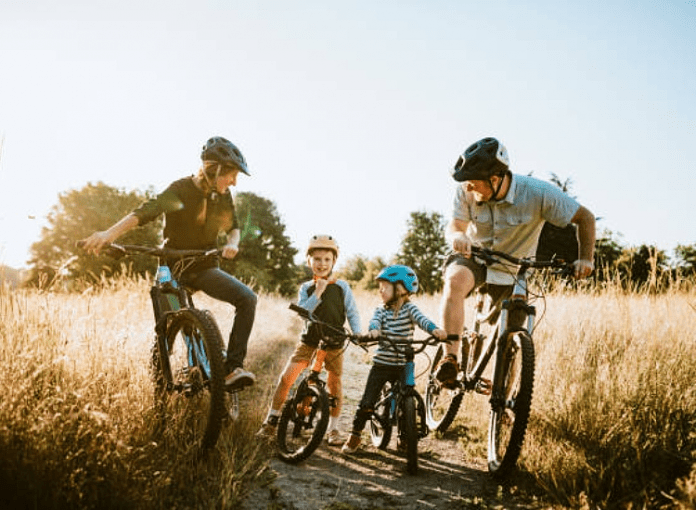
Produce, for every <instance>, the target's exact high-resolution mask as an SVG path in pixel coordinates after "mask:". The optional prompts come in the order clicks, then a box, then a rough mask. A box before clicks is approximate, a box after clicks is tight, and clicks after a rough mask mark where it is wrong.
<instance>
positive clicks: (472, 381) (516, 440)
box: [425, 246, 573, 477]
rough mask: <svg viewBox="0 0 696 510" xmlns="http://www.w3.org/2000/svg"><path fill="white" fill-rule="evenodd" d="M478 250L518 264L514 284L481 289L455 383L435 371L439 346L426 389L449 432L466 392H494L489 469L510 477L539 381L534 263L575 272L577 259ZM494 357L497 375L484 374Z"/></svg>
mask: <svg viewBox="0 0 696 510" xmlns="http://www.w3.org/2000/svg"><path fill="white" fill-rule="evenodd" d="M472 254H473V255H474V256H475V257H477V258H478V259H480V260H481V261H483V262H484V263H485V264H487V265H490V264H493V263H500V264H504V265H506V266H510V265H512V266H513V267H516V268H517V269H516V272H515V273H514V275H515V282H514V285H512V286H510V287H507V288H502V287H500V286H499V288H498V289H497V290H498V291H500V292H497V294H499V295H497V296H495V298H494V297H493V296H492V295H491V294H492V293H493V290H494V289H493V288H490V289H489V288H486V287H485V286H484V288H481V289H479V290H478V291H477V292H476V304H475V309H474V310H475V314H474V319H473V324H472V327H471V329H470V330H468V331H467V330H465V331H464V334H463V337H462V343H461V356H460V358H459V363H460V366H459V374H458V375H457V380H456V383H455V384H454V386H453V387H451V388H447V387H445V386H444V385H442V383H440V382H439V381H438V380H437V378H436V377H435V373H436V367H437V365H438V363H439V362H440V360H441V359H442V358H443V357H444V355H445V351H444V349H443V348H442V346H440V347H439V348H438V350H437V353H436V355H435V358H434V360H433V364H432V367H431V371H430V374H429V376H428V383H427V387H426V393H425V403H426V414H427V422H428V426H429V427H430V428H432V429H436V430H438V431H439V432H444V431H446V430H447V428H448V427H449V426H450V425H451V424H452V421H453V420H454V418H455V417H456V415H457V411H458V410H459V406H460V404H461V402H462V398H463V396H464V394H465V393H466V392H470V391H474V392H476V393H479V394H482V395H485V396H489V397H490V399H489V400H490V418H489V422H488V470H489V471H490V472H491V473H492V474H493V475H495V476H496V477H505V476H507V475H508V474H509V473H510V472H511V470H512V469H513V468H514V467H515V466H516V464H517V459H518V457H519V455H520V452H521V450H522V443H523V442H524V436H525V433H526V430H527V422H528V419H529V413H530V409H531V404H532V389H533V386H534V343H533V341H532V333H533V331H534V320H535V316H536V308H535V307H534V306H533V305H532V304H530V302H529V293H528V276H529V270H530V269H555V270H556V271H557V272H558V273H561V274H563V275H569V274H571V271H572V268H573V266H572V264H570V263H567V262H564V261H563V260H551V261H537V260H533V259H528V258H516V257H512V256H510V255H507V254H506V253H503V252H500V251H496V250H490V249H486V248H479V247H475V246H474V247H472ZM491 361H493V370H492V380H489V379H487V378H486V377H484V371H485V370H486V367H487V366H488V364H489V362H491Z"/></svg>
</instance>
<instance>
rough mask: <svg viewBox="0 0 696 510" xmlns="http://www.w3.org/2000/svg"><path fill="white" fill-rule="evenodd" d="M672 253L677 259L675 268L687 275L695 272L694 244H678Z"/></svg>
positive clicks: (695, 255) (695, 246)
mask: <svg viewBox="0 0 696 510" xmlns="http://www.w3.org/2000/svg"><path fill="white" fill-rule="evenodd" d="M674 254H675V255H676V259H677V269H679V270H680V271H682V273H684V274H686V275H687V276H689V275H694V274H696V245H694V244H692V245H685V244H678V245H677V247H676V248H675V249H674Z"/></svg>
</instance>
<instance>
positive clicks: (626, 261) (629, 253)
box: [618, 244, 668, 290]
mask: <svg viewBox="0 0 696 510" xmlns="http://www.w3.org/2000/svg"><path fill="white" fill-rule="evenodd" d="M667 260H668V257H667V255H666V254H665V252H664V251H663V250H658V249H657V247H655V246H648V245H645V244H643V245H641V246H638V247H633V248H628V249H624V250H623V253H622V254H621V257H620V258H619V261H618V268H619V271H620V273H621V276H622V279H625V280H627V281H630V282H632V283H634V284H638V285H643V284H647V285H648V288H649V289H651V290H655V289H656V287H657V285H658V283H661V280H662V278H663V276H664V275H665V274H667V273H668V267H667Z"/></svg>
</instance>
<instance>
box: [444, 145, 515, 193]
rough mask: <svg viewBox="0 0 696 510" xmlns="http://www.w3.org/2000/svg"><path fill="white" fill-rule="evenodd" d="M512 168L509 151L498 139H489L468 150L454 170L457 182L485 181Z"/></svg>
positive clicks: (453, 174)
mask: <svg viewBox="0 0 696 510" xmlns="http://www.w3.org/2000/svg"><path fill="white" fill-rule="evenodd" d="M509 167H510V159H509V157H508V153H507V149H506V148H505V146H504V145H503V144H502V143H500V142H499V141H498V140H497V139H496V138H493V137H487V138H483V139H481V140H479V141H478V142H476V143H474V144H472V145H470V146H469V148H467V149H466V150H465V151H464V153H463V154H462V155H461V156H459V158H458V159H457V162H456V163H455V165H454V168H453V169H452V177H453V178H454V180H455V181H458V182H464V181H476V180H480V181H485V180H489V179H490V178H491V177H492V176H494V175H501V174H503V173H505V172H506V171H507V170H508V168H509Z"/></svg>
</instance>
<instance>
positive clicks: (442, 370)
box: [435, 354, 458, 388]
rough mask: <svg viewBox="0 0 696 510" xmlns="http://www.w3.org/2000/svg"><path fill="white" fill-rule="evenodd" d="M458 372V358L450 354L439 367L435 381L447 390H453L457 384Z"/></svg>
mask: <svg viewBox="0 0 696 510" xmlns="http://www.w3.org/2000/svg"><path fill="white" fill-rule="evenodd" d="M457 372H458V370H457V357H456V356H455V355H454V354H448V355H447V356H445V357H444V358H442V360H441V361H440V364H439V365H438V366H437V369H436V370H435V379H437V380H438V381H440V383H442V385H443V386H444V387H445V388H453V387H454V386H456V384H457Z"/></svg>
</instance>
